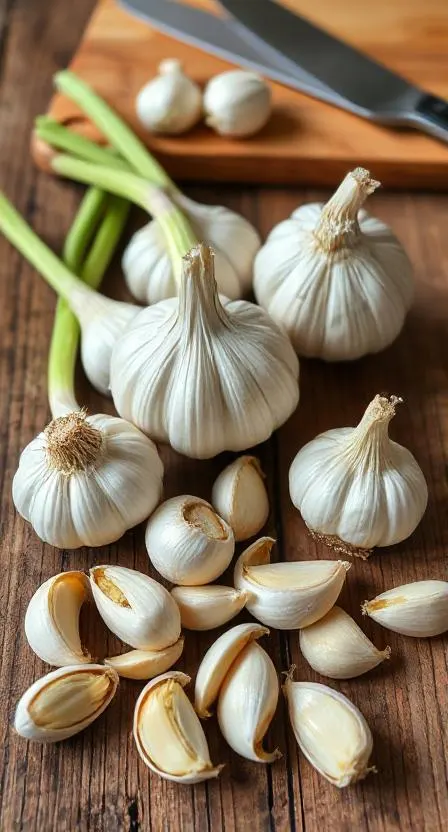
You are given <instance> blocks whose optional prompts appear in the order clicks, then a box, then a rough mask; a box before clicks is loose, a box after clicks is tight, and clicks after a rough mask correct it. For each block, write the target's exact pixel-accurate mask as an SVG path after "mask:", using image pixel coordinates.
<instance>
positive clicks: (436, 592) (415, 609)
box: [362, 581, 448, 638]
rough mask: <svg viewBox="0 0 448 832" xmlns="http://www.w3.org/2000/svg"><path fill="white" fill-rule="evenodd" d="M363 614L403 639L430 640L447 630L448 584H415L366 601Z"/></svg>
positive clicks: (434, 582)
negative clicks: (406, 637) (399, 634)
mask: <svg viewBox="0 0 448 832" xmlns="http://www.w3.org/2000/svg"><path fill="white" fill-rule="evenodd" d="M362 611H363V613H364V615H369V616H370V618H373V620H374V621H376V622H377V623H378V624H381V625H382V626H383V627H387V629H388V630H393V632H394V633H401V635H403V636H414V637H415V638H428V637H430V636H439V635H441V634H442V633H444V632H445V631H446V630H448V583H447V582H446V581H415V582H414V583H411V584H404V585H403V586H396V587H394V589H388V590H387V591H386V592H382V593H381V595H377V597H376V598H374V599H373V600H372V601H365V603H364V604H363V607H362Z"/></svg>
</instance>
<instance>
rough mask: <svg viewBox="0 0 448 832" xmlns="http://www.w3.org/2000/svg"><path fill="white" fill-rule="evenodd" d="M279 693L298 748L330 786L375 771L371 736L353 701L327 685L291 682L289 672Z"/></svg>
mask: <svg viewBox="0 0 448 832" xmlns="http://www.w3.org/2000/svg"><path fill="white" fill-rule="evenodd" d="M293 669H294V668H292V670H293ZM283 691H284V694H285V696H286V700H287V703H288V711H289V718H290V721H291V725H292V729H293V731H294V735H295V738H296V740H297V743H298V745H299V748H300V749H301V751H303V753H304V755H305V757H306V758H307V760H308V761H309V762H310V763H311V765H312V766H314V768H315V769H317V771H318V772H319V773H320V774H322V775H323V776H324V777H325V778H326V779H327V780H329V781H330V783H333V785H335V786H338V788H340V789H342V788H343V787H344V786H350V785H351V784H352V783H356V782H357V781H358V780H363V779H364V777H366V775H367V774H368V773H369V772H370V771H375V769H374V767H369V765H368V763H369V758H370V755H371V753H372V748H373V740H372V734H371V733H370V728H369V726H368V725H367V722H366V720H365V719H364V717H363V715H362V713H361V712H360V711H359V710H358V708H357V707H356V706H355V705H354V704H353V702H350V700H349V699H347V697H346V696H343V695H342V693H339V692H338V691H337V690H333V689H332V688H329V687H327V685H319V684H317V683H314V682H293V681H292V679H291V672H290V673H289V674H288V676H287V679H286V682H285V684H284V686H283Z"/></svg>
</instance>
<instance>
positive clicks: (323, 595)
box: [234, 537, 350, 630]
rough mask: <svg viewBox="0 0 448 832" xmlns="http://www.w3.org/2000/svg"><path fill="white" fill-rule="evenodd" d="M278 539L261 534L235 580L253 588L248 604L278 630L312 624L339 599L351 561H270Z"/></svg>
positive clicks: (242, 557) (244, 587)
mask: <svg viewBox="0 0 448 832" xmlns="http://www.w3.org/2000/svg"><path fill="white" fill-rule="evenodd" d="M274 543H275V541H274V540H273V539H272V538H271V537H261V538H260V539H259V540H256V541H255V543H252V545H251V546H249V548H248V549H246V550H245V551H244V552H243V553H242V555H240V557H239V558H238V560H237V562H236V565H235V572H234V582H235V586H236V587H237V588H238V589H242V590H245V591H246V592H249V594H250V597H249V600H248V601H247V603H246V608H247V609H248V610H249V612H250V613H252V615H253V616H254V617H255V618H258V620H259V621H262V622H263V624H267V625H268V626H269V627H275V628H276V629H277V630H296V629H299V628H301V627H308V626H309V625H310V624H314V622H315V621H318V620H319V618H322V617H323V616H324V615H325V614H326V613H327V612H328V610H330V609H331V607H332V606H333V604H334V603H335V602H336V600H337V597H338V595H339V593H340V591H341V589H342V586H343V583H344V581H345V576H346V573H347V570H348V569H350V564H349V563H347V562H346V561H342V560H310V561H289V562H282V563H270V556H271V549H272V547H273V545H274Z"/></svg>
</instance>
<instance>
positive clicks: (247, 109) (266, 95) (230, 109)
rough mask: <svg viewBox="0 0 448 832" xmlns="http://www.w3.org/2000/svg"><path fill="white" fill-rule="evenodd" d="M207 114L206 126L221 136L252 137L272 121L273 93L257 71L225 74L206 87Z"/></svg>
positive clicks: (205, 105)
mask: <svg viewBox="0 0 448 832" xmlns="http://www.w3.org/2000/svg"><path fill="white" fill-rule="evenodd" d="M204 111H205V116H206V119H205V120H206V123H207V124H208V125H209V127H212V128H213V130H216V132H217V133H220V134H221V135H222V136H234V137H235V138H238V137H242V136H252V135H253V134H254V133H258V131H259V130H261V128H262V127H264V125H265V124H266V122H267V121H268V119H269V116H270V114H271V91H270V89H269V87H268V85H267V84H266V82H265V81H264V80H263V78H261V77H260V76H259V75H257V74H256V73H255V72H247V71H245V70H242V69H233V70H230V71H229V72H222V73H221V74H220V75H215V77H214V78H212V79H211V80H210V81H209V82H208V84H207V86H206V88H205V91H204Z"/></svg>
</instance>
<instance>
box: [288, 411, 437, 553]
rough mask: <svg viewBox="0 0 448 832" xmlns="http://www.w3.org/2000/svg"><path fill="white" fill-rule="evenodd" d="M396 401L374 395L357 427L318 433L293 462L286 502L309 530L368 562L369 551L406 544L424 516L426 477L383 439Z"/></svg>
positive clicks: (394, 444)
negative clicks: (299, 514) (404, 542)
mask: <svg viewBox="0 0 448 832" xmlns="http://www.w3.org/2000/svg"><path fill="white" fill-rule="evenodd" d="M399 401H401V400H400V399H397V398H396V397H395V396H391V397H390V398H386V397H384V396H375V398H374V399H373V401H371V402H370V404H369V406H368V407H367V410H366V412H365V413H364V416H363V417H362V419H361V421H360V423H359V425H358V426H357V427H356V428H337V429H335V430H328V431H326V432H325V433H322V434H320V435H319V436H318V437H317V438H316V439H313V440H312V441H311V442H308V444H307V445H305V447H303V448H302V449H301V450H300V451H299V453H298V454H297V456H296V457H295V459H294V460H293V463H292V465H291V468H290V471H289V491H290V495H291V500H292V502H293V503H294V505H295V507H296V508H297V509H298V510H299V511H300V513H301V515H302V517H303V519H304V521H305V523H306V525H307V526H308V528H309V529H310V530H311V531H312V532H315V533H316V534H317V535H318V537H319V538H323V539H324V540H325V542H327V543H329V545H333V547H334V548H335V550H336V551H342V552H345V553H346V554H355V555H359V556H361V557H366V556H367V555H368V554H369V553H370V551H369V550H370V549H372V548H373V547H374V546H392V545H393V544H395V543H399V542H400V541H401V540H405V539H406V538H407V537H409V535H411V534H412V532H413V531H414V529H415V528H416V527H417V526H418V524H419V522H420V520H421V519H422V517H423V514H424V512H425V509H426V504H427V501H428V488H427V485H426V481H425V478H424V476H423V473H422V471H421V469H420V467H419V465H418V464H417V462H416V460H415V459H414V457H413V456H412V454H411V453H410V451H408V450H407V449H406V448H404V447H403V446H402V445H398V444H397V442H392V440H391V439H390V438H389V434H388V425H389V422H390V420H391V419H392V417H393V416H394V415H395V409H396V405H397V403H398V402H399Z"/></svg>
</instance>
